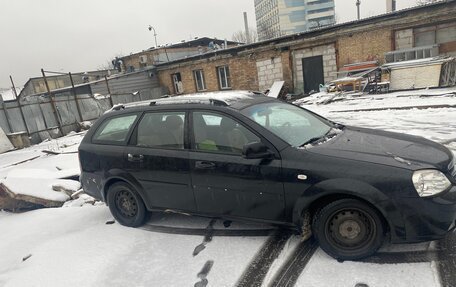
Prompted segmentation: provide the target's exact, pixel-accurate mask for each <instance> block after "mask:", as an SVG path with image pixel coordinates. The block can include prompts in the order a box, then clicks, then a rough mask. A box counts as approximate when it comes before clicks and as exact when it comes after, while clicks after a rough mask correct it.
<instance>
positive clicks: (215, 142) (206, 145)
mask: <svg viewBox="0 0 456 287" xmlns="http://www.w3.org/2000/svg"><path fill="white" fill-rule="evenodd" d="M193 136H194V144H193V147H192V148H193V149H195V150H200V151H211V152H220V153H233V154H239V155H240V154H242V149H243V147H244V145H246V144H248V143H251V142H260V141H261V139H260V138H259V137H258V136H256V135H255V134H254V133H252V132H251V131H249V130H248V129H247V128H245V127H244V126H243V125H241V124H240V123H238V122H237V121H235V120H233V119H232V118H230V117H228V116H224V115H221V114H217V113H212V112H194V113H193Z"/></svg>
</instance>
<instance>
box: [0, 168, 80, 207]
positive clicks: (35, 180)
mask: <svg viewBox="0 0 456 287" xmlns="http://www.w3.org/2000/svg"><path fill="white" fill-rule="evenodd" d="M58 174H59V172H58V171H57V172H50V171H47V170H42V169H13V170H11V171H10V172H9V173H8V175H7V176H6V178H5V179H3V180H1V181H0V183H2V184H3V185H4V186H6V187H7V188H8V189H9V190H10V191H11V192H13V193H14V194H15V195H22V196H29V197H34V198H41V199H44V200H48V201H52V202H61V203H63V202H65V201H67V200H69V199H70V194H72V193H74V192H76V191H78V189H80V188H81V184H80V183H79V182H78V181H75V180H70V179H59V176H58Z"/></svg>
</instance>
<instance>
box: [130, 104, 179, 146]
mask: <svg viewBox="0 0 456 287" xmlns="http://www.w3.org/2000/svg"><path fill="white" fill-rule="evenodd" d="M184 122H185V112H153V113H146V114H145V115H144V116H143V118H142V119H141V121H140V122H139V124H138V132H137V140H136V145H137V146H142V147H155V148H172V149H183V148H184Z"/></svg>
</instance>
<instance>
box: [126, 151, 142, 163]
mask: <svg viewBox="0 0 456 287" xmlns="http://www.w3.org/2000/svg"><path fill="white" fill-rule="evenodd" d="M143 160H144V156H143V155H142V154H131V153H129V154H128V161H131V162H140V161H143Z"/></svg>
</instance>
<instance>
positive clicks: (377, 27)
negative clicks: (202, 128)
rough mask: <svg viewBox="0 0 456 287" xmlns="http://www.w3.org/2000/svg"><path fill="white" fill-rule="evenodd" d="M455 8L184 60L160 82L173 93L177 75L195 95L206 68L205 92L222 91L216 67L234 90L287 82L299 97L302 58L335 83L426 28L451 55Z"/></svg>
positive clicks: (167, 68) (164, 68)
mask: <svg viewBox="0 0 456 287" xmlns="http://www.w3.org/2000/svg"><path fill="white" fill-rule="evenodd" d="M262 1H265V0H256V1H255V4H258V3H260V2H262ZM281 1H282V0H277V3H279V4H280V3H281ZM263 3H271V1H266V2H263ZM290 3H291V2H290ZM318 3H320V2H318ZM455 4H456V2H454V1H453V2H447V3H443V4H441V5H437V4H436V5H434V6H432V5H431V6H426V7H422V8H416V9H411V10H405V11H403V12H397V13H396V14H387V15H384V16H378V17H373V18H369V19H365V20H362V21H360V22H353V23H350V24H346V25H341V26H334V27H329V28H325V29H320V30H315V31H312V32H308V33H304V34H294V35H292V36H289V37H283V38H279V39H274V40H270V41H267V42H262V43H256V44H252V45H245V46H241V47H237V48H234V49H229V50H220V51H218V52H217V53H206V54H203V55H200V56H197V57H193V58H188V59H182V60H179V61H176V62H174V63H169V64H163V65H161V66H160V67H159V79H160V82H161V84H162V85H164V86H166V87H168V89H169V90H170V91H171V92H172V93H173V91H174V87H173V83H172V80H171V75H172V74H173V73H176V72H179V73H181V75H182V82H183V87H184V93H193V92H196V85H195V79H194V76H193V70H197V69H202V70H203V71H204V76H205V82H206V86H207V89H206V90H207V91H217V90H220V88H219V84H218V77H217V73H216V71H217V70H216V67H217V66H221V65H229V67H230V71H231V78H232V89H248V90H265V89H267V88H269V87H270V85H271V84H272V83H273V82H274V81H278V80H284V81H285V82H286V85H287V86H288V88H289V91H290V92H294V93H301V92H303V91H304V88H305V86H304V85H305V83H304V74H303V67H302V59H303V58H306V57H313V56H323V73H324V75H323V76H324V81H325V82H326V83H327V82H329V81H331V80H334V79H336V78H337V71H338V69H340V68H342V67H343V65H346V64H352V63H356V62H364V61H373V60H377V61H379V62H380V64H383V63H384V62H385V53H387V52H390V51H394V50H396V49H407V48H410V47H411V46H414V45H415V43H416V40H415V38H416V37H417V35H416V31H421V32H422V31H423V29H426V31H425V32H427V29H428V26H432V27H435V31H436V39H440V42H438V43H439V44H440V46H439V52H440V55H451V53H454V52H456V14H455V13H452V12H451V11H450V10H451V9H454V8H455ZM268 5H270V4H268ZM430 30H432V29H430ZM443 41H445V42H443ZM312 88H313V87H312Z"/></svg>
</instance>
